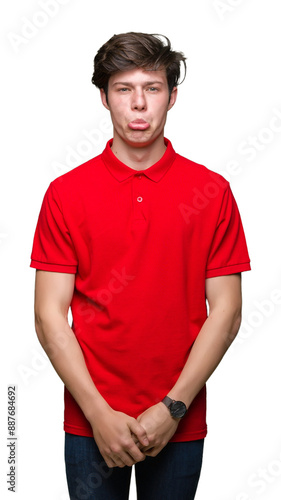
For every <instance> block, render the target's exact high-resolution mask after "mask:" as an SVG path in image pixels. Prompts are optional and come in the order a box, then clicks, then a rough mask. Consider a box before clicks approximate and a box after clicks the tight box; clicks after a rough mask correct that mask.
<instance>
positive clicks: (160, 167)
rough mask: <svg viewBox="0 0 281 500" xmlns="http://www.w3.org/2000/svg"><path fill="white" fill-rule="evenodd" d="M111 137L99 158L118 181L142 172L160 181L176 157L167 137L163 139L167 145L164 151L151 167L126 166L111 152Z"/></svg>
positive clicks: (155, 180)
mask: <svg viewBox="0 0 281 500" xmlns="http://www.w3.org/2000/svg"><path fill="white" fill-rule="evenodd" d="M112 142H113V139H110V140H109V141H108V143H107V144H106V147H105V149H104V151H103V152H102V154H101V158H102V160H103V162H104V164H105V166H106V167H107V168H108V170H109V171H110V172H111V174H112V175H113V176H114V177H115V179H117V180H118V181H119V182H122V181H124V180H126V179H128V178H129V177H131V176H133V175H136V174H140V173H141V174H143V175H145V176H146V177H148V178H149V179H151V180H152V181H154V182H158V181H160V179H162V177H163V176H164V175H165V173H166V172H167V170H168V169H169V168H170V167H171V165H172V163H173V162H174V160H175V158H176V152H175V151H174V149H173V146H172V144H171V142H170V141H169V140H168V139H166V138H165V139H164V142H165V144H166V146H167V148H166V151H165V153H164V155H163V156H162V158H160V160H159V161H157V162H156V163H154V165H152V166H151V167H149V168H147V169H146V170H135V169H134V168H131V167H128V166H127V165H125V163H122V162H121V161H120V160H118V158H117V157H116V156H115V155H114V154H113V153H112V150H111V146H112Z"/></svg>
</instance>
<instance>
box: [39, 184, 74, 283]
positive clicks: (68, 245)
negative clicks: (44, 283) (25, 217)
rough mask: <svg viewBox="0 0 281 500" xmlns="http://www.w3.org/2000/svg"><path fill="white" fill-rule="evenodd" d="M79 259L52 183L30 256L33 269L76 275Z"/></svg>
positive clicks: (44, 202)
mask: <svg viewBox="0 0 281 500" xmlns="http://www.w3.org/2000/svg"><path fill="white" fill-rule="evenodd" d="M77 265H78V262H77V257H76V254H75V249H74V246H73V242H72V240H71V235H70V233H69V230H68V228H67V226H66V223H65V220H64V216H63V212H62V208H61V203H60V199H59V196H58V193H57V192H56V190H55V188H54V186H53V185H52V183H51V184H50V186H49V188H48V190H47V191H46V194H45V196H44V199H43V203H42V207H41V210H40V214H39V218H38V222H37V226H36V230H35V235H34V240H33V248H32V253H31V264H30V267H33V268H35V269H40V270H43V271H53V272H62V273H72V274H75V273H76V272H77Z"/></svg>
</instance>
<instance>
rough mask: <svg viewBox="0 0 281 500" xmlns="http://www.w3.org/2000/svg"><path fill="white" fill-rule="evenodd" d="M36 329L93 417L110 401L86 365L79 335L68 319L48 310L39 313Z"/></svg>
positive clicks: (67, 383)
mask: <svg viewBox="0 0 281 500" xmlns="http://www.w3.org/2000/svg"><path fill="white" fill-rule="evenodd" d="M35 326H36V332H37V335H38V339H39V341H40V343H41V345H42V347H43V349H44V350H45V351H46V353H47V355H48V357H49V359H50V361H51V363H52V365H53V367H54V368H55V370H56V372H57V373H58V375H59V376H60V378H61V379H62V381H63V382H64V384H65V386H66V387H67V389H68V390H69V392H70V393H71V394H72V396H73V397H74V399H75V400H76V402H77V403H78V405H79V406H80V408H81V410H82V411H83V413H84V415H85V417H86V418H87V419H88V420H90V419H91V420H92V418H94V415H95V413H96V412H100V410H101V409H103V408H105V407H106V406H108V405H107V403H106V401H105V400H104V399H103V397H102V396H101V394H100V393H99V391H98V390H97V388H96V386H95V384H94V382H93V380H92V378H91V376H90V374H89V371H88V368H87V366H86V363H85V360H84V356H83V353H82V350H81V348H80V345H79V343H78V341H77V338H76V336H75V334H74V332H73V331H72V329H71V328H70V326H69V324H68V322H67V320H66V319H65V318H64V317H63V316H62V315H60V314H59V313H56V314H54V313H53V312H52V314H50V313H48V314H47V311H46V312H45V313H44V315H41V316H40V315H37V316H36V321H35Z"/></svg>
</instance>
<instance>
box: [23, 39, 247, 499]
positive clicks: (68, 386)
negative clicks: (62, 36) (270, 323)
mask: <svg viewBox="0 0 281 500" xmlns="http://www.w3.org/2000/svg"><path fill="white" fill-rule="evenodd" d="M164 38H165V40H164V41H163V40H162V39H161V38H160V37H158V36H156V35H148V34H143V33H126V34H120V35H114V36H113V37H112V38H111V39H110V40H109V41H108V42H107V43H105V44H104V45H103V46H102V47H101V49H100V50H99V51H98V53H97V55H96V57H95V61H94V62H95V65H94V68H95V69H94V74H93V79H92V82H93V83H94V84H95V85H96V86H97V87H98V88H100V93H101V100H102V103H103V105H104V106H105V107H106V108H107V109H108V110H109V111H110V114H111V119H112V123H113V139H112V140H110V141H109V142H108V144H107V145H106V148H105V150H104V151H103V153H102V154H101V155H100V156H98V157H96V158H93V159H92V160H90V161H88V162H86V163H85V164H83V165H81V166H79V167H77V168H75V169H73V170H72V171H70V172H68V173H67V174H65V175H63V176H61V177H59V178H57V179H56V180H55V181H53V182H52V183H51V184H50V186H49V188H48V190H47V192H46V195H45V198H44V201H43V205H42V208H41V212H40V216H39V220H38V224H37V228H36V233H35V238H34V244H33V251H32V262H31V266H32V267H34V268H36V269H37V272H36V291H35V316H36V331H37V334H38V337H39V340H40V342H41V344H42V346H43V348H44V349H45V350H46V352H47V354H48V355H49V357H50V360H51V362H52V364H53V366H54V368H55V369H56V371H57V373H58V374H59V376H60V377H61V379H62V380H63V382H64V384H65V420H64V429H65V431H66V444H65V459H66V472H67V480H68V487H69V492H70V497H71V499H72V500H74V499H75V500H76V499H79V498H80V499H82V498H83V499H85V498H87V499H96V500H100V499H106V500H114V499H116V500H117V499H118V500H123V499H124V500H125V499H127V498H128V492H129V485H130V475H131V469H132V465H133V464H135V474H136V484H137V493H138V500H160V499H161V500H191V499H193V498H194V496H195V492H196V488H197V484H198V480H199V476H200V470H201V462H202V454H203V443H204V438H205V436H206V432H207V427H206V391H205V383H206V381H207V379H208V378H209V377H210V375H211V374H212V372H213V371H214V370H215V368H216V367H217V365H218V364H219V362H220V361H221V359H222V357H223V356H224V354H225V352H226V350H227V349H228V347H229V346H230V344H231V342H232V341H233V339H234V338H235V336H236V334H237V332H238V329H239V325H240V320H241V278H240V276H241V274H240V273H241V272H242V271H246V270H249V269H250V264H249V256H248V252H247V247H246V242H245V237H244V233H243V228H242V225H241V220H240V216H239V212H238V209H237V206H236V203H235V200H234V198H233V195H232V193H231V190H230V187H229V184H228V182H227V181H226V180H225V179H223V178H222V177H221V176H220V175H218V174H216V173H213V172H211V171H210V170H208V169H207V168H205V167H204V166H202V165H199V164H196V163H194V162H192V161H190V160H188V159H185V158H183V157H181V156H179V155H178V154H176V153H175V151H174V149H173V147H172V145H171V143H170V142H169V141H168V140H167V139H166V138H164V125H165V121H166V117H167V112H168V110H169V109H170V108H171V107H172V106H173V105H174V104H175V102H176V97H177V85H178V82H179V76H180V64H181V63H183V64H184V65H185V58H184V56H183V54H182V53H179V52H174V51H173V50H172V49H171V46H170V42H169V40H168V39H167V38H166V37H164ZM206 299H207V302H208V306H209V314H208V315H207V308H206ZM70 306H71V310H72V316H73V324H72V327H70V326H69V324H68V320H67V315H68V310H69V307H70Z"/></svg>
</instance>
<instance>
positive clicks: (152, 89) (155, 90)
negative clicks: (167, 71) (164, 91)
mask: <svg viewBox="0 0 281 500" xmlns="http://www.w3.org/2000/svg"><path fill="white" fill-rule="evenodd" d="M148 90H149V92H158V90H159V89H158V88H157V87H149V88H148Z"/></svg>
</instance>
